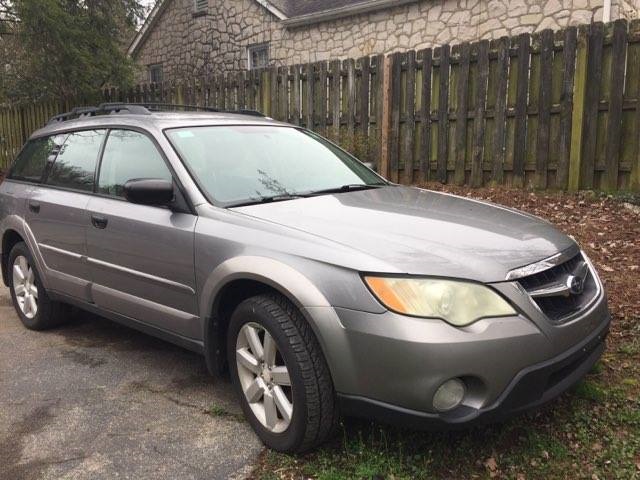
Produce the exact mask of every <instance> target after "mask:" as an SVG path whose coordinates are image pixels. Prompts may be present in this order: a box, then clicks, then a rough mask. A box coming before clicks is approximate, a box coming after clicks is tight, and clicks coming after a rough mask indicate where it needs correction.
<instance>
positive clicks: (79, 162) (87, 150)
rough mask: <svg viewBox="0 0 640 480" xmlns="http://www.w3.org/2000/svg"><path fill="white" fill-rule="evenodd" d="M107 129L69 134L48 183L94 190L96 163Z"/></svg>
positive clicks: (52, 168)
mask: <svg viewBox="0 0 640 480" xmlns="http://www.w3.org/2000/svg"><path fill="white" fill-rule="evenodd" d="M105 134H106V130H84V131H81V132H73V133H71V134H69V136H68V137H67V140H66V141H65V142H64V145H63V146H62V148H61V149H60V153H58V156H57V158H56V160H55V163H54V164H53V166H52V167H51V170H50V172H49V175H48V176H47V181H46V183H47V184H48V185H55V186H58V187H66V188H73V189H77V190H87V191H92V190H93V180H94V177H95V169H96V163H97V161H98V155H99V153H100V147H101V145H102V141H103V140H104V136H105Z"/></svg>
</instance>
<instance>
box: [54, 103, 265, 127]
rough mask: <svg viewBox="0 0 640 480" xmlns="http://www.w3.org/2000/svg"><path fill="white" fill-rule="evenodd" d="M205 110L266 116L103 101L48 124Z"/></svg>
mask: <svg viewBox="0 0 640 480" xmlns="http://www.w3.org/2000/svg"><path fill="white" fill-rule="evenodd" d="M175 110H182V111H186V112H188V111H204V112H216V113H237V114H240V115H251V116H254V117H265V115H264V114H262V113H261V112H259V111H257V110H246V109H241V110H218V109H217V108H213V107H201V106H198V105H183V104H175V103H101V104H100V105H98V106H97V107H93V106H88V107H76V108H74V109H73V110H71V111H70V112H66V113H61V114H59V115H55V116H53V117H51V118H50V119H49V121H48V122H47V125H49V124H52V123H57V122H66V121H67V120H74V119H77V118H82V117H95V116H98V115H110V114H119V113H129V114H133V115H151V114H152V112H162V111H175Z"/></svg>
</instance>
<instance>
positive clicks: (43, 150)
mask: <svg viewBox="0 0 640 480" xmlns="http://www.w3.org/2000/svg"><path fill="white" fill-rule="evenodd" d="M65 138H66V135H53V136H51V137H42V138H36V139H34V140H30V141H29V142H27V144H26V145H25V146H24V148H23V149H22V151H21V152H20V155H18V158H16V161H15V163H14V164H13V167H12V168H11V172H10V174H9V178H13V179H15V180H28V181H30V182H40V181H41V180H42V174H43V173H44V170H45V168H46V165H47V161H50V162H52V161H53V160H55V158H56V155H57V154H58V151H59V150H60V147H61V146H62V144H63V143H64V139H65Z"/></svg>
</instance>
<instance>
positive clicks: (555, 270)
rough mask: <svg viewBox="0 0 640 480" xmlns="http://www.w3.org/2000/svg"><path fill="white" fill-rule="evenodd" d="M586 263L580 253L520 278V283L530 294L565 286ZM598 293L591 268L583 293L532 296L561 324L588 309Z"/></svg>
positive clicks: (545, 312) (552, 318)
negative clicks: (569, 278) (568, 279)
mask: <svg viewBox="0 0 640 480" xmlns="http://www.w3.org/2000/svg"><path fill="white" fill-rule="evenodd" d="M584 262H585V259H584V258H583V257H582V254H581V253H578V254H577V255H575V256H574V257H572V258H571V259H569V260H567V261H566V262H564V263H561V264H560V265H556V266H554V267H552V268H549V269H548V270H544V271H542V272H539V273H536V274H534V275H529V276H528V277H524V278H520V279H519V280H518V282H519V283H520V285H521V286H522V287H523V288H524V289H525V290H526V291H527V292H528V293H530V294H531V293H533V292H535V291H540V289H544V288H546V287H550V286H554V285H564V284H566V280H567V278H568V277H569V276H570V275H572V274H574V272H576V270H577V269H579V267H580V265H581V264H582V263H584ZM597 292H598V285H597V283H596V279H595V278H594V276H593V273H592V272H591V269H590V268H589V269H588V270H587V274H586V277H585V279H584V285H583V290H582V292H581V293H577V294H576V293H570V292H564V293H562V294H557V295H549V296H541V297H533V296H532V300H533V301H534V302H535V303H536V304H537V305H538V307H539V308H540V310H542V312H543V313H544V314H545V315H546V316H547V317H549V319H550V320H553V321H555V322H560V321H562V320H565V319H567V318H568V317H570V316H572V315H573V314H575V313H578V312H579V311H581V310H583V309H584V308H586V307H587V306H588V305H589V304H590V303H591V301H592V300H593V298H594V296H595V295H596V294H597Z"/></svg>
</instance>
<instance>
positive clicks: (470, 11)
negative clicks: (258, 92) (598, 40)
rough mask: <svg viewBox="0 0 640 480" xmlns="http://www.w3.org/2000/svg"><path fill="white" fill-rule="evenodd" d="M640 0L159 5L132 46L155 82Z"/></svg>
mask: <svg viewBox="0 0 640 480" xmlns="http://www.w3.org/2000/svg"><path fill="white" fill-rule="evenodd" d="M639 9H640V0H158V1H157V3H156V5H155V6H154V8H153V10H152V11H151V13H150V14H149V17H148V18H147V20H146V22H145V24H144V25H143V26H142V28H141V29H140V31H139V32H138V34H137V35H136V36H135V38H134V40H133V41H132V43H131V45H130V47H129V54H130V55H131V56H132V58H133V59H134V60H135V62H136V64H137V65H138V66H139V69H138V73H137V75H138V78H137V79H138V80H139V81H141V82H148V81H156V82H157V81H161V80H170V79H179V78H184V77H191V76H193V75H207V74H217V73H222V72H234V71H239V70H243V69H252V68H260V67H264V66H272V65H277V66H280V65H292V64H296V63H307V62H315V61H319V60H327V59H337V58H357V57H361V56H365V55H375V54H388V53H391V52H394V51H399V50H408V49H420V48H425V47H433V46H437V45H442V44H446V43H453V44H455V43H460V42H464V41H475V40H479V39H494V38H499V37H501V36H505V35H517V34H519V33H521V32H536V31H540V30H544V29H547V28H551V29H559V28H562V27H566V26H569V25H577V24H583V23H589V22H592V21H608V20H616V19H618V18H627V19H633V18H636V17H637V16H638V14H639Z"/></svg>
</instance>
